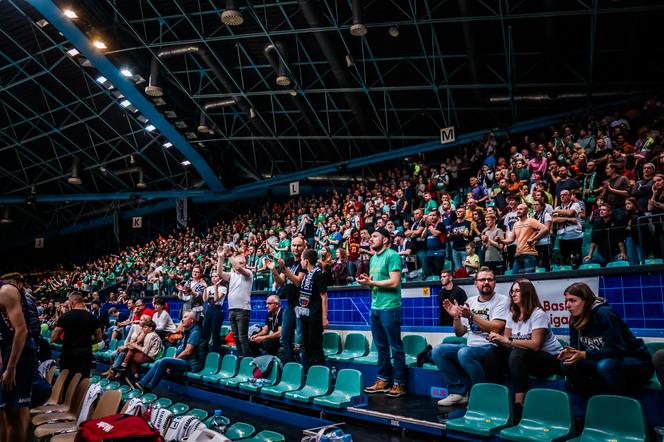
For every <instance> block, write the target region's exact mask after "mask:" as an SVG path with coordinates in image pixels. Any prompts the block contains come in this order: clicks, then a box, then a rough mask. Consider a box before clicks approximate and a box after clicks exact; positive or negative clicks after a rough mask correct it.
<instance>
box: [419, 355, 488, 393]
mask: <svg viewBox="0 0 664 442" xmlns="http://www.w3.org/2000/svg"><path fill="white" fill-rule="evenodd" d="M492 348H493V345H490V344H487V345H480V346H474V347H468V346H467V345H460V344H440V345H437V346H436V347H435V348H434V349H433V351H432V352H431V358H432V359H433V361H434V362H435V364H436V366H437V367H438V370H440V371H442V372H443V378H444V379H443V381H444V383H445V387H446V388H447V391H448V392H449V393H450V394H466V393H467V392H468V391H470V387H472V386H473V385H474V384H477V383H479V382H484V377H485V376H484V367H483V366H482V363H483V362H484V358H485V357H486V355H487V354H488V353H489V350H491V349H492Z"/></svg>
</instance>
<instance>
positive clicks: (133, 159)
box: [129, 153, 136, 165]
mask: <svg viewBox="0 0 664 442" xmlns="http://www.w3.org/2000/svg"><path fill="white" fill-rule="evenodd" d="M129 164H131V165H134V164H136V158H134V154H133V153H130V154H129Z"/></svg>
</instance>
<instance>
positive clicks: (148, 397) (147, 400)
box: [141, 393, 171, 407]
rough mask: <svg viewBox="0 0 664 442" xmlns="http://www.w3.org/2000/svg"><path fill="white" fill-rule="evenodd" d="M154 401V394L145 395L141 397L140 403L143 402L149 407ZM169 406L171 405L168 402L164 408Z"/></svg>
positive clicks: (155, 398) (155, 397)
mask: <svg viewBox="0 0 664 442" xmlns="http://www.w3.org/2000/svg"><path fill="white" fill-rule="evenodd" d="M156 400H157V395H156V394H154V393H145V394H144V395H143V396H141V402H143V403H144V404H145V405H150V404H152V403H154V402H155V401H156ZM169 400H170V399H169ZM169 405H171V403H170V402H169V403H168V405H166V406H167V407H168V406H169Z"/></svg>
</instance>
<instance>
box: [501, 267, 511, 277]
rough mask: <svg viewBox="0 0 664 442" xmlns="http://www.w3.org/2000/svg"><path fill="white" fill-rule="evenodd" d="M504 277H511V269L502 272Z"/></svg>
mask: <svg viewBox="0 0 664 442" xmlns="http://www.w3.org/2000/svg"><path fill="white" fill-rule="evenodd" d="M503 275H504V276H511V275H512V269H507V270H505V271H504V272H503Z"/></svg>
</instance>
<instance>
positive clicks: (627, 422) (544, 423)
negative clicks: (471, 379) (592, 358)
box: [446, 384, 647, 442]
mask: <svg viewBox="0 0 664 442" xmlns="http://www.w3.org/2000/svg"><path fill="white" fill-rule="evenodd" d="M615 416H620V419H616V418H615ZM512 422H513V416H512V398H511V395H510V392H509V390H508V389H507V387H505V386H504V385H498V384H475V385H473V388H472V389H471V391H470V400H469V402H468V409H467V411H466V414H465V415H464V416H463V417H460V418H457V419H451V420H448V421H447V422H446V429H447V431H452V432H454V431H458V432H462V433H468V434H474V435H479V436H483V437H492V436H498V435H499V436H500V438H501V439H505V440H513V441H519V442H522V441H524V442H525V441H533V440H536V441H562V440H567V439H569V438H570V437H572V436H574V434H575V433H574V416H573V414H572V405H571V401H570V398H569V395H568V394H567V393H565V392H562V391H559V390H550V389H546V388H535V389H532V390H530V391H528V393H526V400H525V403H524V407H523V415H522V417H521V421H520V422H519V424H518V425H516V426H512ZM646 438H647V429H646V423H645V419H644V416H643V411H642V409H641V404H640V403H639V402H638V401H637V400H635V399H631V398H627V397H624V396H612V395H597V396H593V397H592V398H590V400H589V401H588V406H587V409H586V418H585V425H584V429H583V432H582V434H581V435H580V436H579V437H577V438H575V439H571V440H572V441H575V442H577V441H584V442H585V441H607V440H621V441H622V440H634V441H636V440H646Z"/></svg>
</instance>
